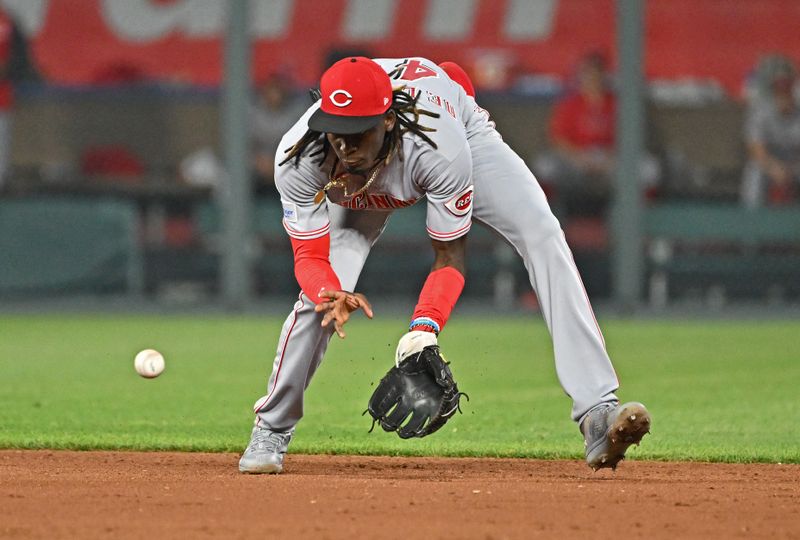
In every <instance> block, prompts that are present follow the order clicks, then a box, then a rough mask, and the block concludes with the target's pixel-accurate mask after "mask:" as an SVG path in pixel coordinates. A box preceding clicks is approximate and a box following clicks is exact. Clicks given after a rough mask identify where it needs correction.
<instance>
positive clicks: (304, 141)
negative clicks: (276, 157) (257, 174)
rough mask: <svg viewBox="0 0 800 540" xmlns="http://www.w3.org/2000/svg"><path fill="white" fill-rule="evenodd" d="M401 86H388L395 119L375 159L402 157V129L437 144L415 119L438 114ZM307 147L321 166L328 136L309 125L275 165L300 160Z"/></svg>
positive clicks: (328, 150)
mask: <svg viewBox="0 0 800 540" xmlns="http://www.w3.org/2000/svg"><path fill="white" fill-rule="evenodd" d="M404 89H405V86H400V87H398V88H395V89H393V90H392V104H391V105H390V106H389V109H388V110H393V111H394V112H395V116H396V117H397V121H396V122H395V124H394V128H393V129H392V131H389V132H387V133H386V137H385V139H384V149H385V150H384V152H383V153H382V154H381V155H380V156H379V157H378V159H380V160H383V161H384V162H385V163H386V164H388V163H389V162H390V161H391V160H392V158H393V157H394V156H395V155H397V156H398V157H399V158H400V160H401V161H402V160H403V145H402V144H401V143H402V138H403V135H404V134H405V133H409V132H410V133H413V134H415V135H418V136H419V137H420V138H421V139H422V140H423V141H425V142H426V143H428V144H429V145H431V146H432V147H433V148H438V146H437V145H436V143H435V142H433V140H432V139H431V138H430V137H428V136H427V135H426V134H425V133H426V132H433V131H436V130H435V129H433V128H429V127H426V126H423V125H421V124H420V123H419V119H420V116H430V117H431V118H439V114H438V113H434V112H430V111H426V110H425V109H420V108H419V107H417V100H418V99H419V96H420V94H419V93H417V94H416V96H414V97H411V96H410V95H409V94H408V93H406V92H405V91H404ZM311 96H312V97H316V98H318V97H319V93H318V92H315V91H314V90H312V91H311ZM387 112H388V111H387ZM309 147H311V148H312V150H313V151H311V152H310V153H309V154H308V155H309V157H314V156H319V158H318V159H317V160H316V163H317V164H318V165H320V166H322V164H323V163H325V160H326V159H327V158H328V153H329V152H330V149H331V144H330V143H329V142H328V139H327V137H325V134H324V133H320V132H319V131H314V130H312V129H309V130H307V131H306V132H305V134H304V135H303V136H302V137H300V140H299V141H297V142H296V143H295V144H294V146H292V147H291V148H288V149H287V150H286V151H285V152H286V154H287V155H286V158H284V160H283V161H281V162H280V163H278V166H281V165H283V164H284V163H288V162H289V161H292V160H294V164H295V166H297V164H299V163H300V158H301V157H302V155H303V154H304V153H305V152H306V150H307V149H308V148H309ZM313 147H316V148H313Z"/></svg>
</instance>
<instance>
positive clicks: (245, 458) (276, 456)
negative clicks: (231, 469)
mask: <svg viewBox="0 0 800 540" xmlns="http://www.w3.org/2000/svg"><path fill="white" fill-rule="evenodd" d="M291 440H292V432H286V433H281V432H278V431H272V430H270V429H267V428H262V427H258V426H256V427H254V428H253V433H252V435H251V436H250V444H248V445H247V448H246V449H245V451H244V454H242V457H241V458H240V459H239V472H242V473H248V474H278V473H280V472H282V471H283V456H284V455H285V454H286V449H287V448H288V446H289V442H290V441H291Z"/></svg>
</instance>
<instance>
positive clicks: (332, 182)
mask: <svg viewBox="0 0 800 540" xmlns="http://www.w3.org/2000/svg"><path fill="white" fill-rule="evenodd" d="M337 163H338V162H337ZM337 163H334V164H333V167H331V172H330V173H328V183H327V184H325V186H324V187H323V188H322V189H321V190H319V191H318V192H317V194H316V195H314V204H319V203H321V202H322V200H323V199H324V198H325V195H326V194H327V193H328V190H329V189H331V188H334V187H338V188H341V189H342V190H343V191H344V196H345V198H347V199H352V198H353V197H357V196H358V195H361V194H362V193H364V192H365V191H367V190H368V189H369V186H371V185H372V182H374V181H375V178H377V177H378V173H379V172H380V171H381V169H383V162H381V163H378V164H377V165H375V168H373V169H372V172H371V173H370V175H369V179H368V180H367V181H366V183H365V184H364V185H363V186H361V188H359V189H357V190H356V192H355V193H348V192H347V181H345V180H344V178H345V177H347V176H349V173H347V172H344V173H342V174H340V175H339V176H337V177H334V172H335V171H336V165H337Z"/></svg>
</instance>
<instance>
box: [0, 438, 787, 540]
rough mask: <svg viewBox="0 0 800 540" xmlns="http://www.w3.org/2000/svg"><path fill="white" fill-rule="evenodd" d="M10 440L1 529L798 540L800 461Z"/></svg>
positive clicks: (9, 534) (106, 533) (3, 469)
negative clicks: (252, 458)
mask: <svg viewBox="0 0 800 540" xmlns="http://www.w3.org/2000/svg"><path fill="white" fill-rule="evenodd" d="M237 459H238V456H236V455H234V454H189V453H137V452H56V451H15V450H8V451H0V538H100V537H104V538H148V539H149V540H155V539H160V538H179V537H180V538H252V537H264V538H272V537H279V538H448V539H449V538H479V539H497V540H499V539H502V538H567V539H569V538H597V537H598V536H597V535H598V533H600V534H602V536H600V537H603V536H605V537H632V538H645V537H646V538H656V539H658V538H669V539H674V538H800V466H798V465H719V464H701V463H652V462H626V463H622V464H621V466H620V468H619V469H618V471H617V472H616V473H612V472H611V471H608V470H605V471H600V472H598V473H592V472H591V470H589V469H588V468H587V467H586V465H585V464H584V463H582V462H577V461H534V460H522V459H438V458H391V457H351V456H300V455H289V456H288V457H287V459H286V472H285V474H283V475H280V476H245V475H240V474H239V473H238V472H237V470H236V462H237Z"/></svg>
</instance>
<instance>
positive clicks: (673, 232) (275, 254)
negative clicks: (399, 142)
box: [0, 0, 800, 312]
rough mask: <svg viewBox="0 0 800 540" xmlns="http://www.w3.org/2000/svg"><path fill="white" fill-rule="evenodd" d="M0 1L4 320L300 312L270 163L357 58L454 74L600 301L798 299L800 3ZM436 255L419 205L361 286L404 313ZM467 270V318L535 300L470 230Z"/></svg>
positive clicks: (398, 221) (492, 242)
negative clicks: (188, 311) (478, 309)
mask: <svg viewBox="0 0 800 540" xmlns="http://www.w3.org/2000/svg"><path fill="white" fill-rule="evenodd" d="M0 8H2V10H1V12H0V305H6V306H9V305H14V306H19V305H25V304H26V303H32V304H36V305H39V303H41V302H42V301H54V300H65V299H66V300H69V299H75V298H83V299H85V298H94V299H97V300H99V301H101V302H102V301H105V300H109V299H119V298H122V299H125V301H126V302H127V301H128V300H131V301H133V300H135V301H146V302H153V303H155V304H156V305H179V306H194V305H209V304H212V305H213V304H217V303H218V304H225V305H229V306H231V307H236V308H242V307H244V306H247V305H252V304H267V303H272V302H273V300H278V299H280V300H284V299H285V300H287V301H288V299H289V298H292V297H294V296H295V295H296V293H297V290H298V287H297V285H296V282H295V279H294V275H293V270H292V258H291V250H290V244H289V241H288V238H287V237H286V235H285V233H284V231H283V229H282V226H281V222H280V220H281V211H280V203H279V200H278V195H277V192H276V191H275V188H274V185H273V180H272V169H273V159H274V155H275V151H276V149H277V144H278V140H279V139H280V137H281V136H282V134H283V133H284V132H285V131H286V129H288V127H289V126H291V124H293V123H294V121H295V120H296V119H297V118H298V117H299V116H300V114H301V113H302V111H303V110H305V108H306V107H307V106H308V105H309V104H310V103H311V101H310V98H309V96H308V89H309V88H312V87H314V86H315V85H316V84H317V81H318V78H319V76H320V74H321V73H322V72H323V71H324V70H325V68H326V67H327V66H329V65H330V64H331V63H332V62H334V61H335V60H337V59H339V58H342V57H344V56H347V55H353V54H359V55H366V56H372V57H404V56H409V55H411V56H425V57H428V58H430V59H432V60H434V61H437V62H441V61H445V60H450V61H455V62H458V63H459V64H460V65H461V66H463V67H464V69H465V70H466V71H467V72H468V73H469V74H470V76H471V77H472V79H473V82H474V83H475V87H476V90H477V101H478V103H479V104H480V105H481V106H482V107H484V108H485V109H487V110H488V111H489V112H490V113H491V115H492V116H493V118H494V120H495V121H496V123H497V126H498V129H499V131H500V132H501V133H502V135H503V137H504V139H505V140H506V141H507V142H508V143H509V144H510V145H511V146H512V147H513V148H514V149H515V150H516V151H517V152H518V153H519V155H520V156H521V157H522V158H523V159H525V160H526V161H527V162H528V164H529V166H530V167H531V169H532V170H533V171H534V173H535V174H536V175H537V178H538V179H539V180H540V182H541V183H542V185H543V187H544V189H545V191H546V193H547V195H548V198H549V200H550V203H551V205H552V207H553V209H554V211H555V212H556V214H557V216H558V217H559V219H560V220H561V223H562V227H563V228H564V230H565V233H566V235H567V239H568V241H569V242H570V245H571V246H572V249H573V251H574V255H575V259H576V263H577V264H578V266H579V268H580V270H581V272H582V275H583V278H584V282H585V285H586V289H587V291H588V293H589V295H590V296H591V297H592V298H593V299H595V301H596V302H597V303H600V304H602V303H604V302H605V303H607V304H608V305H610V306H613V305H617V306H620V305H623V304H624V307H626V308H636V309H652V310H666V309H669V308H670V307H671V306H689V307H691V308H692V309H695V308H696V309H699V310H711V311H716V312H724V310H725V309H726V308H727V307H728V306H733V305H747V306H754V305H755V306H760V307H764V308H766V309H774V310H776V311H777V310H785V309H787V308H788V309H790V310H791V309H795V308H797V307H798V306H800V109H798V98H800V84H798V83H797V66H798V65H800V40H798V39H797V29H798V28H799V27H800V3H798V2H797V1H796V0H704V1H702V2H698V1H697V0H647V1H644V0H642V1H641V2H638V1H637V0H632V1H629V0H619V1H616V0H252V1H250V2H245V1H244V0H231V1H230V2H222V1H218V0H3V1H0ZM626 10H628V11H626ZM631 10H632V11H631ZM626 17H627V19H626ZM625 21H627V22H625ZM623 24H625V25H628V26H626V28H627V31H628V32H629V37H630V35H632V36H633V40H632V41H631V40H630V39H629V40H627V41H626V40H625V39H622V38H621V34H622V27H623ZM637 39H638V40H639V41H638V42H637ZM631 43H633V44H634V45H633V47H631V45H630V44H631ZM637 43H638V45H637ZM626 47H627V48H626ZM625 55H627V58H628V60H626V62H627V63H625V62H623V61H622V60H623V57H625ZM623 67H626V69H628V72H627V73H628V77H629V78H627V79H625V78H622V77H621V75H620V74H621V72H622V69H621V68H623ZM631 70H633V71H631ZM631 74H632V75H631ZM631 77H633V78H631ZM636 77H638V81H639V82H640V83H641V84H631V81H634V82H636V80H637V78H636ZM626 90H627V91H628V93H627V95H626V96H624V100H625V101H624V102H623V95H622V94H623V93H624V92H625V91H626ZM623 109H624V110H625V111H628V113H630V114H632V115H633V118H634V120H635V121H634V122H633V124H629V123H628V124H625V126H622V125H621V122H623V123H624V121H625V118H628V119H630V118H631V116H628V117H625V116H624V114H625V113H623V112H622V111H623ZM637 119H638V121H637ZM630 125H633V126H634V128H633V131H631V130H630V129H629V126H630ZM637 126H638V127H637ZM623 130H624V131H625V133H622V131H623ZM631 133H632V136H634V137H635V141H634V142H636V144H634V145H633V147H634V148H635V152H633V154H630V153H628V154H625V156H627V157H625V159H626V160H627V163H628V166H627V168H625V169H624V170H623V169H622V164H621V162H620V159H621V158H622V157H624V156H623V154H624V152H620V141H624V140H626V139H625V135H626V134H628V136H631ZM628 140H630V139H628ZM631 163H633V165H632V166H631ZM621 171H623V172H625V174H621ZM631 186H632V187H631ZM622 189H624V190H625V192H626V193H627V194H628V195H629V196H627V197H625V198H620V196H619V195H620V190H622ZM631 193H632V194H633V198H631V197H630V194H631ZM634 207H635V208H634ZM428 245H429V240H428V238H427V236H426V233H425V227H424V205H416V206H415V207H412V208H409V209H404V210H403V211H400V212H397V213H396V214H395V215H394V216H393V217H392V219H391V220H390V224H389V226H388V229H387V231H386V233H385V234H384V237H383V238H382V239H381V241H380V242H379V243H378V245H377V246H376V247H375V249H374V251H373V253H372V256H371V258H370V260H369V261H368V263H367V266H366V268H365V270H364V273H363V274H362V279H361V282H360V286H359V289H360V290H362V291H363V292H365V293H366V294H367V295H381V296H387V297H392V296H396V297H403V298H407V299H408V301H409V302H411V301H413V299H414V298H415V297H416V295H417V294H418V291H419V288H420V285H421V283H422V282H423V281H424V278H425V276H426V275H427V272H428V270H429V267H430V263H431V261H432V250H431V249H430V248H429V247H428ZM468 273H469V276H468V279H467V287H466V290H465V293H464V301H465V302H466V303H469V302H471V301H472V302H476V303H479V304H480V305H482V306H486V305H489V304H492V305H494V306H495V308H496V309H498V310H507V311H519V310H531V311H535V310H536V309H538V308H537V306H538V304H537V300H536V297H535V295H534V294H533V293H532V291H531V287H530V285H529V283H528V280H527V276H526V272H525V269H524V268H523V267H522V264H521V263H520V262H519V260H518V258H517V257H516V254H515V253H513V251H511V249H510V248H509V247H508V246H506V245H505V244H504V243H503V242H502V241H498V239H497V238H496V237H495V236H493V235H492V233H490V232H489V231H487V230H484V229H482V228H480V227H475V228H473V232H472V233H471V240H470V244H469V255H468ZM276 305H278V306H279V307H281V308H283V307H286V306H288V303H287V302H283V301H282V302H278V303H276Z"/></svg>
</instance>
